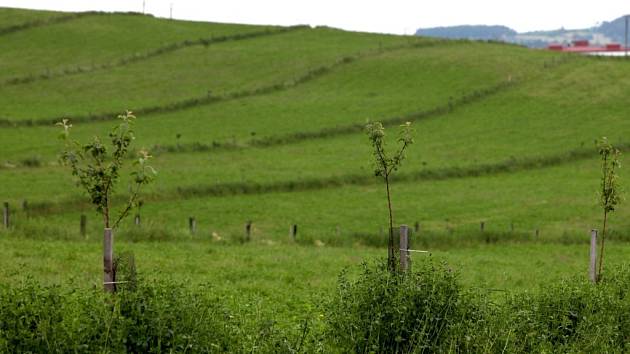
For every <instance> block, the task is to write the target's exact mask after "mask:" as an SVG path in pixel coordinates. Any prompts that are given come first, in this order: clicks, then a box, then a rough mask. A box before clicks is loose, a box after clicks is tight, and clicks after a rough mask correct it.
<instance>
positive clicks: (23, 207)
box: [22, 199, 30, 219]
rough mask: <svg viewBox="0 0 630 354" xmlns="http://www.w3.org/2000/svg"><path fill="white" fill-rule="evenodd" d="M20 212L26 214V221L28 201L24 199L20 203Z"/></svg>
mask: <svg viewBox="0 0 630 354" xmlns="http://www.w3.org/2000/svg"><path fill="white" fill-rule="evenodd" d="M22 211H24V214H26V218H27V219H28V218H29V217H30V215H29V214H28V201H27V200H26V199H24V200H23V201H22Z"/></svg>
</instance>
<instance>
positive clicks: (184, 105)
mask: <svg viewBox="0 0 630 354" xmlns="http://www.w3.org/2000/svg"><path fill="white" fill-rule="evenodd" d="M453 43H456V42H455V41H451V42H447V41H443V40H432V41H423V42H415V43H411V44H408V43H406V44H402V45H395V46H390V47H384V48H376V49H372V50H369V51H366V52H359V53H358V54H355V55H348V56H343V57H341V58H338V59H337V60H335V61H334V62H333V63H332V64H327V65H321V66H318V67H314V68H311V69H309V70H307V71H306V72H305V73H303V74H302V75H299V76H297V77H296V78H294V79H293V80H290V81H285V82H281V83H275V84H271V85H268V86H263V87H259V88H257V89H248V90H242V91H235V92H232V93H228V94H226V95H222V96H209V95H204V96H198V97H193V98H187V99H183V100H180V101H176V102H172V103H169V104H164V105H155V106H148V107H140V108H136V109H134V113H136V114H138V115H142V116H143V117H147V116H150V115H152V114H158V113H168V112H175V111H180V110H185V109H190V108H193V107H198V106H203V105H209V104H215V103H219V102H226V101H231V100H237V99H242V98H245V97H251V96H259V95H265V94H269V93H272V92H277V91H282V90H287V89H290V88H293V87H296V86H298V85H301V84H303V83H306V82H308V81H312V80H314V79H316V78H319V77H321V76H323V75H325V74H328V73H330V72H331V71H333V70H334V69H336V68H337V67H339V66H342V65H346V64H350V63H353V62H355V61H357V60H360V59H365V58H368V57H370V56H375V55H380V54H382V53H385V52H390V51H395V50H401V49H409V48H427V47H432V46H435V45H438V44H443V45H446V44H453ZM119 113H120V112H118V111H116V112H113V111H112V112H106V113H96V114H88V115H82V116H73V117H72V119H71V120H72V122H73V123H89V122H99V121H107V120H113V119H115V118H113V117H116V116H117V115H118V114H119ZM62 118H66V116H64V117H54V118H40V119H10V118H0V127H35V126H50V125H52V124H55V123H56V122H59V121H60V120H61V119H62Z"/></svg>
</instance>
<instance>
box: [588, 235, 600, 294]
mask: <svg viewBox="0 0 630 354" xmlns="http://www.w3.org/2000/svg"><path fill="white" fill-rule="evenodd" d="M596 267H597V230H596V229H593V230H591V259H590V263H589V266H588V275H589V278H590V279H591V282H593V283H596V282H597V278H598V274H597V268H596Z"/></svg>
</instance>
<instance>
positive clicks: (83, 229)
mask: <svg viewBox="0 0 630 354" xmlns="http://www.w3.org/2000/svg"><path fill="white" fill-rule="evenodd" d="M86 227H87V216H85V214H81V221H80V228H79V230H80V231H81V236H83V237H85V235H87V232H86Z"/></svg>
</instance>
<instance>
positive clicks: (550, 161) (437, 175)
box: [29, 143, 630, 215]
mask: <svg viewBox="0 0 630 354" xmlns="http://www.w3.org/2000/svg"><path fill="white" fill-rule="evenodd" d="M618 148H619V149H621V150H623V151H630V143H624V144H619V145H618ZM596 156H597V152H596V151H595V149H587V148H580V149H575V150H571V151H568V152H563V153H558V154H553V155H548V156H535V157H524V158H521V159H517V158H510V159H508V160H504V161H501V162H497V163H488V164H481V165H474V166H467V167H460V166H453V167H446V168H439V169H426V170H421V171H416V172H411V173H406V174H399V175H395V176H393V178H392V182H393V183H403V182H426V181H442V180H448V179H460V178H475V177H482V176H490V175H498V174H506V173H516V172H522V171H528V170H537V169H543V168H548V167H554V166H559V165H563V164H569V163H573V162H577V161H580V160H586V159H590V158H595V157H596ZM378 183H380V181H379V180H378V179H377V178H375V177H373V176H371V175H368V174H347V175H342V176H333V177H327V178H310V179H303V180H293V181H278V182H271V183H244V182H231V183H219V184H214V185H206V186H194V187H178V188H176V189H175V190H171V191H164V192H160V193H154V194H147V195H144V196H143V199H144V200H146V201H156V202H157V201H172V200H181V199H191V198H199V197H225V196H235V195H258V194H270V193H291V192H307V191H316V190H325V189H331V188H339V187H344V186H367V185H375V184H378ZM114 199H115V200H116V199H119V200H118V201H120V202H123V201H124V200H123V199H121V198H120V197H115V198H114ZM88 207H89V205H88V204H87V203H86V202H84V201H81V200H78V199H72V200H66V201H61V202H57V203H50V202H33V203H31V204H29V211H32V215H49V214H58V213H64V212H70V211H76V210H83V209H85V208H88Z"/></svg>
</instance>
